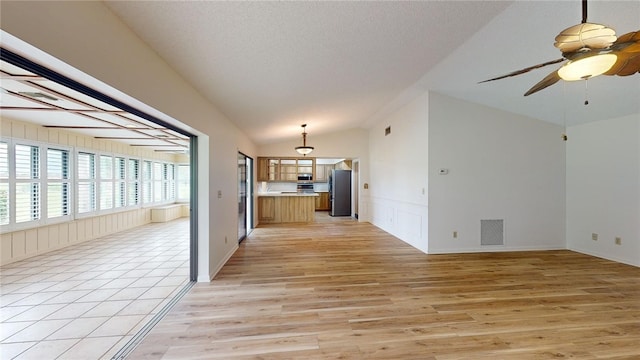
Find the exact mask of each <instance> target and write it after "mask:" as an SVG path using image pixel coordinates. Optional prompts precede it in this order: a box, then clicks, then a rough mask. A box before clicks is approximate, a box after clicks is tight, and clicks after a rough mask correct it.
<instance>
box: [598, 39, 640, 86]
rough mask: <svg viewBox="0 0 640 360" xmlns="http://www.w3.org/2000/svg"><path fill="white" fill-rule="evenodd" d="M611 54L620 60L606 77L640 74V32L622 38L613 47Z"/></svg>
mask: <svg viewBox="0 0 640 360" xmlns="http://www.w3.org/2000/svg"><path fill="white" fill-rule="evenodd" d="M611 54H615V55H616V56H617V57H618V59H617V60H616V63H615V64H613V66H612V67H611V69H609V70H608V71H607V72H605V73H604V75H618V76H629V75H633V74H635V73H637V72H640V31H633V32H630V33H627V34H624V35H622V36H620V37H619V38H618V41H616V42H615V43H614V44H613V45H612V46H611Z"/></svg>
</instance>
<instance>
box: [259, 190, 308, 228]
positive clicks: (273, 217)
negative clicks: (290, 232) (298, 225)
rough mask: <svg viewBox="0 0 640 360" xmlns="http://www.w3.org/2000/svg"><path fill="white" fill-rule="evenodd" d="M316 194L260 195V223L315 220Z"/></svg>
mask: <svg viewBox="0 0 640 360" xmlns="http://www.w3.org/2000/svg"><path fill="white" fill-rule="evenodd" d="M315 199H316V197H314V196H259V197H258V223H262V224H267V223H272V224H273V223H288V222H313V221H315Z"/></svg>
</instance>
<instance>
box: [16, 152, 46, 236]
mask: <svg viewBox="0 0 640 360" xmlns="http://www.w3.org/2000/svg"><path fill="white" fill-rule="evenodd" d="M14 150H15V167H16V170H15V171H16V185H15V186H16V191H15V211H16V213H15V222H16V223H25V222H29V221H36V220H39V219H40V148H39V147H38V146H34V145H22V144H16V145H15V148H14Z"/></svg>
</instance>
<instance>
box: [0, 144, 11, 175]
mask: <svg viewBox="0 0 640 360" xmlns="http://www.w3.org/2000/svg"><path fill="white" fill-rule="evenodd" d="M8 179H9V143H7V142H4V141H2V142H0V180H8Z"/></svg>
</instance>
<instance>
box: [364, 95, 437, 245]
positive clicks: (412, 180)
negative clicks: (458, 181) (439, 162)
mask: <svg viewBox="0 0 640 360" xmlns="http://www.w3.org/2000/svg"><path fill="white" fill-rule="evenodd" d="M428 110H429V104H428V94H427V93H425V94H423V95H421V96H419V97H417V98H416V99H415V100H413V101H412V102H410V103H409V104H407V105H405V106H404V107H402V108H401V109H399V110H398V111H397V112H395V113H393V114H392V115H391V116H389V117H388V118H386V119H384V120H382V121H380V122H378V123H377V124H376V125H375V126H373V128H372V129H371V131H370V133H369V173H370V179H371V180H370V181H369V196H368V198H366V199H365V204H364V207H365V208H366V209H367V213H368V214H369V219H370V222H371V223H372V224H374V225H376V226H378V227H380V228H382V229H383V230H385V231H387V232H389V233H391V234H393V235H395V236H396V237H398V238H400V239H402V240H404V241H405V242H407V243H408V244H411V245H412V246H414V247H416V248H417V249H420V250H422V251H424V252H426V251H427V233H428V232H427V225H428V216H427V189H428V167H429V157H428V152H427V150H428V143H429V129H428V125H429V123H428ZM387 127H391V133H390V134H389V135H387V136H385V129H386V128H387Z"/></svg>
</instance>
